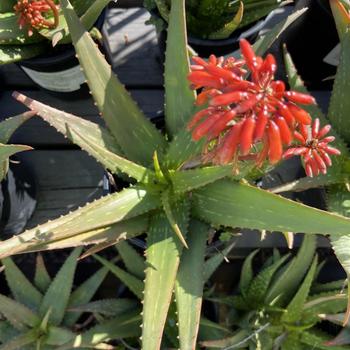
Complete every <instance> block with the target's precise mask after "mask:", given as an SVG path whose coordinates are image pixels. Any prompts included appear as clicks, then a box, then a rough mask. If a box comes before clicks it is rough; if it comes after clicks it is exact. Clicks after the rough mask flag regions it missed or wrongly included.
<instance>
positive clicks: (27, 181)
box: [0, 156, 36, 240]
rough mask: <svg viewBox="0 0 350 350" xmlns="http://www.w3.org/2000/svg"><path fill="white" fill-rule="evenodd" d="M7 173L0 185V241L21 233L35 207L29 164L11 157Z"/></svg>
mask: <svg viewBox="0 0 350 350" xmlns="http://www.w3.org/2000/svg"><path fill="white" fill-rule="evenodd" d="M12 160H15V162H13V163H10V167H9V171H8V174H7V176H6V177H5V179H4V180H3V181H2V182H1V185H0V232H1V239H2V240H4V239H7V238H10V237H12V236H13V235H16V234H19V233H21V232H22V231H23V230H24V228H25V227H26V224H27V222H28V220H29V219H30V218H31V216H32V214H33V212H34V210H35V207H36V182H35V175H34V174H33V173H32V171H31V168H30V166H29V164H27V163H25V162H23V161H22V159H21V157H20V156H18V157H12Z"/></svg>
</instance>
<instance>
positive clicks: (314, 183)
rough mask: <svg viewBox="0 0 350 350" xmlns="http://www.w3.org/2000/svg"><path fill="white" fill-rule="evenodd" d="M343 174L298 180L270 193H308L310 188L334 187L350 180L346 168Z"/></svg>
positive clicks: (321, 175) (271, 190)
mask: <svg viewBox="0 0 350 350" xmlns="http://www.w3.org/2000/svg"><path fill="white" fill-rule="evenodd" d="M343 170H344V173H343V172H339V173H334V172H332V173H331V174H325V175H323V174H320V175H318V176H316V177H308V176H305V177H302V178H300V179H298V180H294V181H292V182H288V183H286V184H283V185H279V186H277V187H274V188H270V189H269V191H270V192H272V193H282V192H289V191H291V192H301V191H306V190H308V189H310V188H319V187H324V186H329V185H334V184H338V183H343V182H346V181H347V179H348V178H349V175H348V174H346V173H345V167H344V168H343Z"/></svg>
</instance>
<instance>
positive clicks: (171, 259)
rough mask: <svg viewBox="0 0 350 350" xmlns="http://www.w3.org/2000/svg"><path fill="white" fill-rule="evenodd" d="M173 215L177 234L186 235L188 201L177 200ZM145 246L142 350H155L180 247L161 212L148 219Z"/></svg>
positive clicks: (163, 323) (176, 267)
mask: <svg viewBox="0 0 350 350" xmlns="http://www.w3.org/2000/svg"><path fill="white" fill-rule="evenodd" d="M173 213H174V217H175V219H176V222H177V223H178V225H179V228H180V230H181V232H182V233H183V234H184V236H186V233H187V228H188V220H189V203H188V201H187V200H181V201H178V202H177V203H176V205H175V206H173ZM185 238H186V237H185ZM147 246H148V248H147V250H146V261H147V263H146V264H147V268H146V280H145V291H144V303H143V323H142V349H144V350H157V349H160V344H161V340H162V334H163V329H164V325H165V321H166V317H167V313H168V309H169V305H170V302H171V296H172V292H173V288H174V284H175V279H176V274H177V270H178V266H179V262H180V255H181V252H182V248H183V245H182V243H181V242H180V240H179V239H178V237H177V236H176V235H175V234H174V232H173V228H172V227H171V225H170V223H169V222H168V219H167V217H166V215H165V214H164V213H160V214H158V215H155V216H154V217H153V218H152V219H151V223H150V228H149V232H148V238H147Z"/></svg>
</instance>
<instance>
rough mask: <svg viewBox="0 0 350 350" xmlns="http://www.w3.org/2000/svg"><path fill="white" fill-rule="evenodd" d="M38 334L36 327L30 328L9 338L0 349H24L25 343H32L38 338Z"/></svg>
mask: <svg viewBox="0 0 350 350" xmlns="http://www.w3.org/2000/svg"><path fill="white" fill-rule="evenodd" d="M38 336H39V334H38V331H37V330H36V329H34V330H30V331H28V332H26V333H23V334H20V335H18V336H17V337H15V338H13V339H11V340H9V341H8V342H7V343H5V344H2V345H1V346H0V350H19V349H24V348H25V347H26V346H27V345H29V344H32V343H34V342H35V341H36V340H37V339H38Z"/></svg>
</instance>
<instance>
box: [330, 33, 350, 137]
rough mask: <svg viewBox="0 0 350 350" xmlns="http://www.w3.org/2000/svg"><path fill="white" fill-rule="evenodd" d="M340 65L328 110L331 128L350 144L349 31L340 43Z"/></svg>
mask: <svg viewBox="0 0 350 350" xmlns="http://www.w3.org/2000/svg"><path fill="white" fill-rule="evenodd" d="M341 47H342V48H341V54H340V63H339V66H338V69H337V74H336V76H335V80H334V85H333V92H332V97H331V101H330V106H329V110H328V118H329V120H330V121H331V123H332V127H334V129H335V130H336V131H337V132H338V133H339V135H340V136H341V137H343V139H344V140H345V141H346V142H348V143H349V142H350V131H349V129H350V121H349V114H350V99H349V98H348V95H347V94H346V91H349V89H350V30H348V31H346V32H345V33H344V36H343V39H342V41H341Z"/></svg>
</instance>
